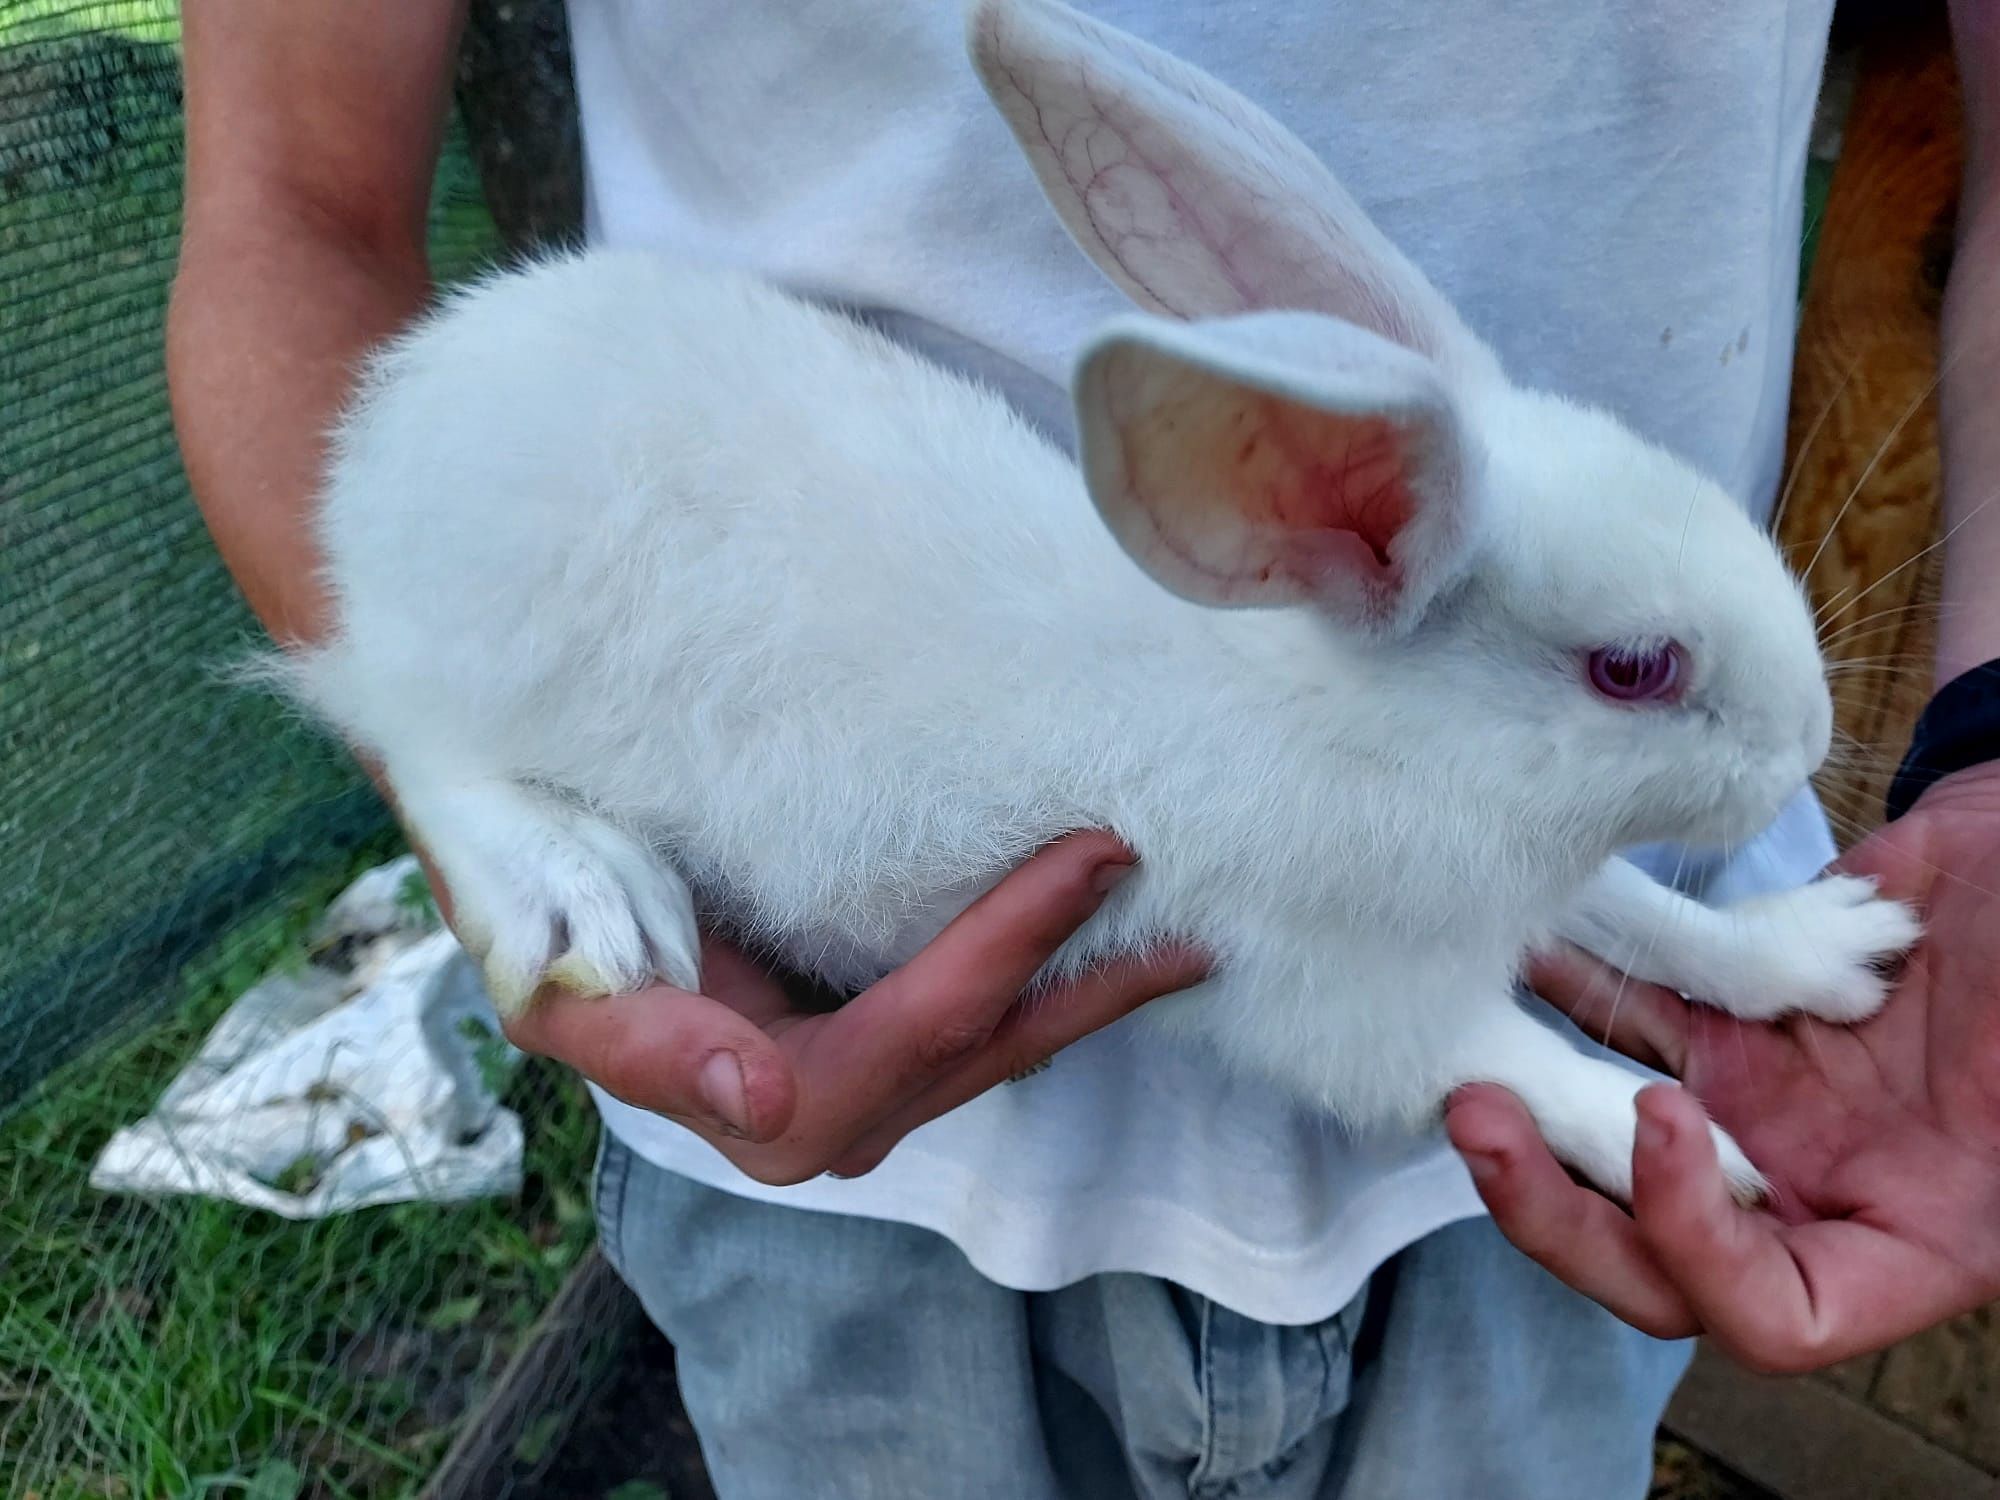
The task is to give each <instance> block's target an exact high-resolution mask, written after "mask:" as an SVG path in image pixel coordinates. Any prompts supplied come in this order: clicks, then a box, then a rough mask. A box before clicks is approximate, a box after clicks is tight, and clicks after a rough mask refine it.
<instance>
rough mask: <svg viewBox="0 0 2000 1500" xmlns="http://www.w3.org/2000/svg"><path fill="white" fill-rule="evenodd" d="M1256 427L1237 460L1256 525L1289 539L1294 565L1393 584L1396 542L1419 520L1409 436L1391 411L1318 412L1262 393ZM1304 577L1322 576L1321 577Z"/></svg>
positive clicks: (1247, 509) (1236, 485) (1237, 486)
mask: <svg viewBox="0 0 2000 1500" xmlns="http://www.w3.org/2000/svg"><path fill="white" fill-rule="evenodd" d="M1251 410H1252V413H1253V417H1252V425H1251V426H1250V429H1249V431H1248V433H1247V435H1246V436H1245V437H1244V439H1243V441H1242V442H1241V443H1240V444H1239V445H1238V447H1237V450H1236V452H1235V453H1234V454H1233V455H1231V456H1230V457H1229V460H1228V462H1229V463H1230V464H1232V465H1233V466H1234V467H1235V469H1236V470H1237V477H1236V478H1235V480H1234V481H1233V482H1231V483H1230V484H1229V491H1230V493H1233V494H1235V495H1238V496H1240V497H1241V499H1240V502H1239V504H1240V508H1241V511H1242V515H1243V519H1244V521H1245V523H1246V524H1248V525H1249V526H1251V527H1252V528H1255V529H1266V528H1268V529H1269V530H1270V531H1272V532H1274V533H1276V534H1278V535H1281V536H1283V537H1284V538H1286V550H1287V551H1288V552H1290V553H1291V554H1292V559H1291V561H1292V563H1293V566H1295V567H1297V568H1299V569H1300V570H1301V571H1302V572H1303V573H1305V574H1308V575H1320V574H1323V573H1325V572H1326V571H1328V570H1330V569H1337V570H1339V571H1342V572H1348V573H1352V574H1356V575H1358V576H1360V577H1361V578H1362V579H1363V580H1364V581H1365V582H1367V583H1370V584H1372V585H1375V586H1379V587H1393V586H1394V583H1395V579H1396V564H1395V561H1394V559H1392V558H1391V557H1390V555H1389V548H1390V544H1391V543H1392V542H1394V541H1395V540H1396V538H1397V537H1398V536H1400V535H1402V533H1403V531H1404V529H1405V528H1406V527H1408V526H1409V524H1410V522H1411V521H1413V520H1415V519H1416V514H1417V500H1416V496H1415V494H1414V493H1413V492H1412V491H1411V489H1410V485H1409V478H1408V476H1409V472H1410V456H1409V454H1408V452H1407V451H1406V443H1407V437H1408V435H1407V434H1406V433H1405V432H1404V431H1403V430H1402V429H1401V428H1399V427H1397V426H1396V425H1395V424H1394V423H1393V422H1390V421H1389V420H1388V419H1386V418H1384V417H1358V416H1344V415H1337V414H1334V413H1329V412H1322V411H1313V410H1311V409H1309V408H1306V407H1300V406H1295V405H1292V404H1291V403H1289V402H1284V401H1279V400H1276V399H1275V398H1272V397H1268V396H1266V397H1262V398H1256V399H1255V400H1254V401H1253V403H1252V407H1251ZM1300 581H1301V582H1312V581H1314V577H1313V576H1307V577H1302V578H1301V580H1300Z"/></svg>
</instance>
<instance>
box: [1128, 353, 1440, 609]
mask: <svg viewBox="0 0 2000 1500" xmlns="http://www.w3.org/2000/svg"><path fill="white" fill-rule="evenodd" d="M1162 384H1163V383H1161V382H1154V383H1152V388H1151V390H1150V392H1149V393H1148V394H1150V395H1151V396H1152V397H1153V398H1154V399H1153V400H1151V401H1145V402H1140V403H1136V410H1133V411H1132V412H1131V413H1130V420H1126V421H1121V422H1120V423H1119V431H1120V439H1121V443H1120V446H1121V448H1122V454H1123V468H1124V470H1125V474H1126V476H1127V482H1128V484H1129V493H1130V497H1131V500H1132V502H1133V503H1134V504H1136V505H1137V507H1138V508H1139V509H1140V510H1142V511H1143V512H1145V514H1146V516H1147V518H1148V520H1149V522H1150V526H1149V527H1148V530H1149V532H1150V535H1149V536H1148V537H1147V538H1146V550H1153V551H1155V553H1156V555H1158V554H1164V555H1163V556H1159V561H1160V562H1161V563H1163V564H1165V565H1166V566H1165V567H1164V568H1163V569H1162V571H1163V572H1164V573H1167V574H1171V575H1175V576H1179V577H1181V578H1182V579H1184V580H1185V581H1186V582H1187V583H1188V584H1189V585H1192V586H1193V587H1194V588H1195V589H1196V590H1197V591H1198V592H1199V594H1200V595H1201V596H1202V597H1205V598H1208V599H1211V600H1214V601H1215V602H1218V603H1243V604H1251V603H1284V602H1305V601H1308V600H1314V599H1317V600H1321V601H1323V602H1325V601H1328V600H1329V596H1335V597H1338V598H1340V599H1343V600H1345V601H1347V603H1348V605H1349V607H1351V608H1354V609H1356V610H1357V611H1358V612H1359V613H1360V614H1362V615H1363V616H1365V617H1386V616H1388V615H1390V614H1392V613H1394V611H1395V608H1396V604H1397V601H1398V598H1399V595H1400V593H1401V589H1402V584H1403V580H1404V569H1403V567H1402V565H1401V563H1400V562H1399V561H1398V559H1397V556H1396V552H1397V548H1396V545H1395V544H1396V541H1397V538H1399V537H1400V536H1402V534H1403V533H1404V532H1405V531H1406V530H1407V529H1408V528H1409V526H1410V524H1411V523H1412V522H1413V521H1415V520H1416V518H1417V516H1418V513H1419V510H1420V508H1421V506H1420V501H1419V498H1418V494H1417V491H1416V489H1415V487H1414V485H1413V482H1412V476H1413V474H1414V473H1415V464H1416V456H1415V453H1414V452H1413V445H1414V443H1415V441H1416V438H1415V435H1414V434H1413V433H1412V432H1411V431H1410V430H1409V429H1408V428H1406V427H1405V426H1403V425H1401V424H1399V423H1397V422H1396V421H1394V420H1392V419H1390V418H1387V417H1384V416H1381V415H1379V414H1347V413H1339V412H1327V411H1322V410H1318V409H1316V408H1311V407H1305V406H1301V405H1299V404H1297V403H1295V402H1291V401H1287V400H1284V399H1283V398H1280V397H1275V396H1271V395H1268V394H1265V393H1263V392H1259V391H1254V390H1250V389H1247V388H1244V387H1241V386H1230V385H1227V384H1225V383H1223V382H1219V381H1216V380H1215V379H1214V378H1213V377H1206V376H1202V375H1199V374H1195V373H1194V372H1191V371H1184V372H1181V378H1180V380H1179V381H1177V382H1175V384H1177V385H1178V386H1179V389H1177V390H1175V391H1173V392H1172V394H1171V395H1168V394H1167V393H1166V392H1165V391H1163V390H1162ZM1162 398H1164V399H1162Z"/></svg>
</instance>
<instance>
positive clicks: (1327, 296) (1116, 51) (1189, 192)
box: [968, 0, 1497, 373]
mask: <svg viewBox="0 0 2000 1500" xmlns="http://www.w3.org/2000/svg"><path fill="white" fill-rule="evenodd" d="M968 33H969V45H970V47H971V51H972V59H973V63H974V66H975V67H976V68H977V69H978V71H979V76H980V78H981V79H982V80H983V81H984V83H985V85H986V90H987V92H988V93H989V94H990V95H991V96H992V97H993V101H994V103H995V104H997V105H998V106H999V109H1000V112H1001V114H1002V115H1004V116H1005V117H1006V120H1007V123H1008V125H1009V126H1010V127H1012V129H1013V131H1014V134H1015V136H1016V138H1017V139H1018V140H1019V141H1020V143H1021V147H1022V149H1023V150H1024V151H1026V152H1027V155H1028V160H1029V161H1030V162H1032V163H1033V165H1034V169H1035V174H1036V176H1038V177H1039V178H1040V179H1041V184H1042V189H1043V191H1044V192H1046V193H1047V194H1048V196H1049V200H1050V201H1051V202H1052V203H1053V204H1054V205H1055V209H1056V212H1057V213H1058V214H1060V215H1061V217H1062V221H1063V223H1064V224H1065V225H1066V226H1067V227H1068V229H1069V231H1070V233H1071V234H1072V235H1073V236H1074V237H1075V238H1076V241H1077V243H1078V244H1079V245H1081V246H1082V247H1083V249H1084V251H1085V253H1086V254H1088V255H1089V256H1090V258H1091V259H1092V260H1094V261H1096V262H1097V264H1098V266H1099V267H1100V268H1101V269H1102V270H1103V271H1104V272H1105V273H1106V274H1107V275H1108V276H1110V278H1111V279H1112V280H1113V281H1115V282H1116V283H1117V284H1118V286H1119V287H1120V288H1121V289H1122V290H1123V291H1124V292H1125V293H1126V295H1127V296H1129V297H1131V298H1132V299H1133V300H1134V301H1135V302H1137V303H1138V304H1139V305H1140V306H1141V307H1144V308H1147V309H1149V310H1151V311H1154V312H1163V313H1168V314H1171V315H1173V316H1175V317H1180V318H1206V317H1226V316H1230V315H1232V314H1236V313H1245V312H1253V311H1258V310H1262V309H1272V308H1291V309H1298V310H1301V311H1309V312H1321V313H1327V314H1330V315H1332V316H1334V317H1338V318H1344V319H1346V320H1347V321H1348V322H1351V323H1356V324H1359V325H1360V326H1361V327H1363V328H1366V329H1368V330H1370V331H1371V332H1374V333H1378V334H1380V335H1382V336H1383V337H1384V338H1386V339H1389V340H1390V341H1392V342H1394V343H1398V344H1401V345H1403V346H1404V347H1405V348H1408V349H1414V350H1417V351H1418V352H1419V353H1422V354H1427V355H1429V356H1431V357H1432V358H1433V359H1436V360H1439V361H1440V362H1442V363H1444V364H1446V365H1449V366H1451V367H1454V368H1456V369H1459V370H1462V371H1465V372H1467V373H1471V372H1472V371H1473V370H1475V369H1480V370H1484V369H1497V362H1496V361H1495V360H1494V358H1493V356H1492V354H1491V353H1490V352H1488V351H1487V349H1486V347H1485V346H1484V345H1483V344H1481V343H1480V342H1479V341H1478V340H1477V339H1476V338H1475V337H1474V336H1473V335H1472V334H1471V333H1470V332H1469V331H1467V329H1466V328H1465V325H1464V324H1463V323H1462V322H1461V321H1460V320H1459V317H1458V315H1457V313H1455V312H1454V311H1453V310H1452V308H1451V305H1450V304H1449V303H1447V302H1446V301H1445V299H1444V298H1443V296H1442V295H1440V294H1439V293H1438V291H1437V290H1436V288H1434V287H1433V286H1431V284H1430V283H1429V282H1428V281H1426V280H1425V279H1424V276H1423V274H1422V273H1421V272H1420V271H1418V270H1417V268H1416V267H1415V266H1413V265H1411V264H1410V262H1409V261H1408V260H1406V259H1405V258H1404V257H1403V255H1402V254H1401V253H1400V252H1399V251H1398V250H1397V249H1396V248H1395V246H1393V245H1391V244H1390V243H1389V241H1388V239H1387V238H1386V237H1385V236H1384V235H1383V234H1382V232H1381V230H1379V229H1377V228H1376V227H1375V225H1374V223H1373V222H1372V221H1371V220H1370V219H1369V218H1368V216H1367V215H1366V214H1365V213H1363V212H1362V211H1361V208H1360V206H1359V205H1358V204H1357V203H1355V201H1354V199H1353V198H1351V197H1350V196H1348V193H1347V191H1346V189H1344V188H1343V187H1341V185H1340V184H1339V183H1338V182H1337V181H1335V180H1334V178H1333V175H1332V174H1331V173H1329V172H1328V171H1327V170H1326V168H1325V167H1324V166H1322V165H1321V164H1320V162H1319V161H1318V160H1317V159H1316V158H1315V157H1314V156H1313V154H1312V152H1311V151H1310V150H1308V149H1307V147H1306V146H1305V144H1304V143H1303V142H1301V141H1300V140H1299V139H1298V138H1297V137H1296V136H1294V135H1292V134H1291V133H1290V132H1289V131H1287V130H1285V129H1284V128H1283V127H1282V126H1281V125H1279V124H1278V123H1277V122H1276V121H1275V120H1273V119H1271V118H1270V117H1269V116H1268V115H1266V114H1265V113H1264V112H1263V111H1262V110H1260V109H1258V108H1257V107H1256V106H1255V105H1253V104H1251V103H1250V102H1249V101H1248V100H1247V99H1244V98H1243V97H1242V96H1240V95H1238V94H1236V93H1234V92H1232V91H1231V90H1229V89H1227V88H1225V87H1224V86H1223V85H1222V84H1220V83H1218V82H1216V81H1215V80H1214V79H1212V78H1210V77H1208V76H1207V75H1205V74H1203V73H1201V72H1200V71H1198V70H1196V69H1194V68H1191V67H1189V66H1187V65H1186V64H1185V63H1182V62H1179V61H1177V60H1176V59H1174V58H1172V57H1170V56H1168V55H1167V54H1166V53H1164V52H1161V51H1159V50H1158V49H1157V48H1153V47H1149V46H1147V45H1146V44H1145V43H1143V42H1140V41H1139V40H1137V39H1136V38H1134V37H1131V36H1128V35H1126V34H1125V33H1123V32H1120V31H1116V30H1114V29H1112V28H1111V27H1108V26H1104V25H1102V24H1100V23H1098V22H1095V21H1092V20H1090V19H1088V18H1087V17H1084V16H1081V15H1078V14H1077V13H1076V12H1074V11H1072V10H1070V9H1068V8H1067V7H1065V6H1061V5H1057V4H1053V3H1049V0H978V3H976V4H974V5H973V6H972V7H971V9H970V11H969V14H968Z"/></svg>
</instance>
